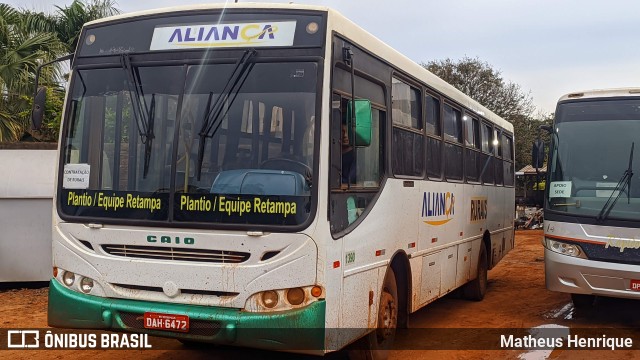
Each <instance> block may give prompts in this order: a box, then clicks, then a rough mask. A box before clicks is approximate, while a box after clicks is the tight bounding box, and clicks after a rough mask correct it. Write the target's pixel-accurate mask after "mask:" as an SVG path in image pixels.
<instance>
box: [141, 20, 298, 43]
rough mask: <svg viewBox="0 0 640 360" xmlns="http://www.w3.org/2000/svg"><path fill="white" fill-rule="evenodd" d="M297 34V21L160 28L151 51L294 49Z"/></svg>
mask: <svg viewBox="0 0 640 360" xmlns="http://www.w3.org/2000/svg"><path fill="white" fill-rule="evenodd" d="M295 33H296V22H295V21H274V22H255V23H235V24H205V25H178V26H160V27H156V28H155V29H154V31H153V38H152V39H151V47H150V50H178V49H189V48H208V47H265V46H291V45H293V39H294V36H295Z"/></svg>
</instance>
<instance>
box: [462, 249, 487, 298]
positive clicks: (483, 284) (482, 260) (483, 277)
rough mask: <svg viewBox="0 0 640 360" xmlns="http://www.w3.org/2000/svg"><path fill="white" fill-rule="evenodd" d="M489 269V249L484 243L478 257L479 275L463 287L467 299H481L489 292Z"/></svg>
mask: <svg viewBox="0 0 640 360" xmlns="http://www.w3.org/2000/svg"><path fill="white" fill-rule="evenodd" d="M488 271H489V259H488V257H487V249H486V247H485V246H484V244H482V245H481V246H480V256H479V257H478V275H477V276H476V278H475V279H473V280H471V281H470V282H468V283H467V284H466V285H465V286H464V288H463V289H462V293H463V296H464V298H465V299H468V300H473V301H481V300H482V299H484V295H485V294H486V293H487V272H488Z"/></svg>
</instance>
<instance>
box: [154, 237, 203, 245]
mask: <svg viewBox="0 0 640 360" xmlns="http://www.w3.org/2000/svg"><path fill="white" fill-rule="evenodd" d="M147 242H150V243H160V244H185V245H193V244H195V243H196V240H195V239H194V238H192V237H185V238H181V237H180V236H166V235H163V236H156V235H147Z"/></svg>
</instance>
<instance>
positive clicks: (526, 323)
mask: <svg viewBox="0 0 640 360" xmlns="http://www.w3.org/2000/svg"><path fill="white" fill-rule="evenodd" d="M541 239H542V231H540V230H529V231H518V232H517V233H516V248H515V249H514V250H513V251H511V252H510V253H509V254H508V255H507V256H506V257H505V258H504V259H503V260H502V261H501V262H500V264H499V265H498V266H497V267H496V268H495V269H493V270H491V271H490V272H489V287H488V292H487V295H486V297H485V299H484V300H483V301H481V302H472V301H466V300H461V299H457V298H455V297H454V296H448V297H445V298H444V299H440V300H438V301H436V302H434V303H433V304H430V305H428V306H426V307H425V308H423V309H421V310H420V311H418V312H416V313H414V314H412V315H411V317H410V320H409V321H410V328H412V329H410V330H408V331H406V332H404V333H402V334H399V336H398V341H397V347H398V348H403V349H416V350H393V351H391V353H390V356H389V358H390V359H406V358H411V359H412V360H422V359H427V358H428V359H503V358H506V359H522V360H531V359H585V358H606V359H630V358H640V351H635V350H616V351H610V350H599V351H591V350H557V349H555V350H537V351H529V350H526V349H525V350H417V349H424V348H426V346H425V345H424V343H425V342H428V341H427V340H428V339H425V338H424V337H421V336H420V334H428V333H425V332H424V331H421V330H419V329H421V328H436V329H438V328H448V329H450V330H451V331H452V332H451V333H448V332H446V330H444V331H443V332H440V333H438V334H440V336H443V337H447V338H446V339H443V340H442V341H443V342H451V343H452V344H453V343H455V344H461V343H462V344H466V343H469V342H470V341H474V340H473V339H475V338H474V337H473V336H472V337H471V338H469V337H465V333H464V331H462V330H456V329H461V328H468V329H471V330H472V333H473V334H472V335H474V334H475V335H477V332H478V331H482V330H478V329H487V332H488V333H491V334H493V333H494V332H497V333H500V332H501V329H505V332H507V333H508V331H509V330H508V329H514V328H515V329H531V328H534V327H539V326H548V325H554V326H558V325H559V326H564V327H567V328H569V329H570V330H577V329H584V328H593V329H598V328H631V329H630V330H624V331H626V333H625V334H626V335H628V336H634V338H635V339H640V330H639V328H640V311H638V310H637V309H638V302H637V301H632V300H621V299H605V298H602V299H600V298H599V299H598V300H597V301H596V304H595V306H594V307H593V308H592V309H589V310H587V311H576V309H574V308H573V305H572V303H571V300H570V297H569V295H568V294H562V293H554V292H550V291H548V290H546V289H545V286H544V261H543V248H542V245H541ZM0 304H1V305H0V322H1V323H2V326H0V328H4V329H21V328H22V329H25V328H45V327H46V310H47V289H46V288H42V289H9V290H6V289H5V290H0ZM414 329H417V330H414ZM489 330H492V331H489ZM567 331H569V330H567ZM403 334H404V335H403ZM475 335H474V336H475ZM425 336H426V335H425ZM485 338H487V336H485ZM163 341H164V342H163V344H165V347H167V349H165V350H31V351H25V350H3V351H0V358H6V359H65V360H66V359H84V358H92V359H119V360H123V359H162V360H169V359H183V358H189V359H205V358H207V359H228V358H234V359H247V358H250V359H269V358H274V357H277V358H281V359H282V358H284V359H298V358H299V357H298V356H296V355H292V354H282V353H272V352H266V351H256V350H249V349H233V348H223V349H220V348H197V349H187V348H185V347H184V346H182V345H181V344H180V343H179V342H178V341H175V340H163ZM436 341H439V340H436ZM634 345H635V346H636V348H638V346H639V345H640V344H634ZM476 348H478V347H476ZM331 358H333V359H343V358H345V355H344V354H338V355H333V356H331Z"/></svg>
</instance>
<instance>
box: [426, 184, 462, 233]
mask: <svg viewBox="0 0 640 360" xmlns="http://www.w3.org/2000/svg"><path fill="white" fill-rule="evenodd" d="M455 204H456V197H455V195H453V193H452V192H426V191H425V192H424V194H423V196H422V215H421V216H422V217H423V218H425V219H426V220H424V223H425V224H429V225H434V226H439V225H444V224H446V223H448V222H449V221H451V219H452V218H453V215H454V214H455Z"/></svg>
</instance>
